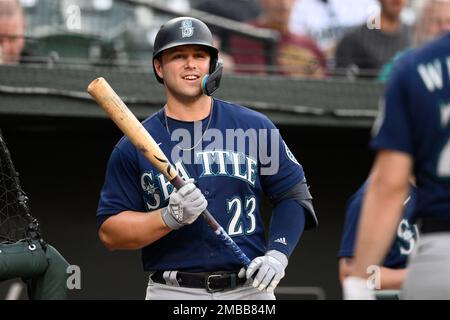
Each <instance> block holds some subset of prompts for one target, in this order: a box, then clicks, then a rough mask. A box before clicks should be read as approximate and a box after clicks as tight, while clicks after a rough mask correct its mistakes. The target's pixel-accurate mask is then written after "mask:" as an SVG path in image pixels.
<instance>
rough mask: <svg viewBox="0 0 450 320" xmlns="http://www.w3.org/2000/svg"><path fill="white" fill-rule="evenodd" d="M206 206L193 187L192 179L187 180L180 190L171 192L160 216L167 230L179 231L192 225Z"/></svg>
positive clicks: (197, 189)
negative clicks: (167, 203)
mask: <svg viewBox="0 0 450 320" xmlns="http://www.w3.org/2000/svg"><path fill="white" fill-rule="evenodd" d="M207 206H208V201H206V199H205V197H204V196H203V194H202V192H201V191H200V189H199V188H197V187H196V186H195V184H194V179H189V180H188V181H186V184H185V185H184V186H183V187H182V188H180V190H175V191H173V192H172V194H171V195H170V198H169V205H168V206H167V207H166V208H163V209H162V213H161V216H162V219H163V220H164V223H165V224H166V225H167V226H168V227H169V228H171V229H180V228H181V227H183V226H185V225H188V224H191V223H193V222H194V221H195V220H196V219H197V218H198V216H199V215H200V214H201V213H202V212H203V211H204V210H205V209H206V207H207Z"/></svg>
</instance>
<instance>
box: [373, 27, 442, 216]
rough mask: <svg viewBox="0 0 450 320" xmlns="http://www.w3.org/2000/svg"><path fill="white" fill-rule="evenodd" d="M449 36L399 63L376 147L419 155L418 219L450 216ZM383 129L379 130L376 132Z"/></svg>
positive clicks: (416, 164) (416, 170)
mask: <svg viewBox="0 0 450 320" xmlns="http://www.w3.org/2000/svg"><path fill="white" fill-rule="evenodd" d="M449 120H450V34H447V35H446V36H444V37H442V38H440V39H438V40H436V41H434V42H432V43H431V44H430V45H428V46H426V47H424V48H420V49H416V50H412V51H411V52H409V53H406V54H405V56H404V57H403V58H401V59H400V60H399V61H398V63H397V64H396V65H395V66H394V70H393V73H392V76H391V79H390V81H389V83H388V85H387V89H386V94H385V106H384V112H382V113H381V116H380V117H379V119H378V121H377V122H378V125H377V126H375V132H374V133H375V138H374V139H373V141H372V147H373V148H375V149H389V150H397V151H400V152H404V153H407V154H409V155H411V157H413V158H414V174H415V176H416V181H417V187H418V190H417V201H416V211H415V216H416V217H423V216H427V217H439V218H446V219H450V124H449ZM378 128H379V131H378V132H377V130H378Z"/></svg>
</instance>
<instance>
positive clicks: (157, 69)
mask: <svg viewBox="0 0 450 320" xmlns="http://www.w3.org/2000/svg"><path fill="white" fill-rule="evenodd" d="M153 67H154V69H155V72H156V74H157V75H158V77H160V78H161V79H162V78H163V73H162V63H161V60H160V59H159V58H155V59H153Z"/></svg>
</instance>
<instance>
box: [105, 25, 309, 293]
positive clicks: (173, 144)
mask: <svg viewBox="0 0 450 320" xmlns="http://www.w3.org/2000/svg"><path fill="white" fill-rule="evenodd" d="M153 68H154V71H155V76H156V79H157V80H158V81H159V82H160V83H161V84H163V85H164V90H165V94H166V98H167V103H166V105H165V106H164V107H163V108H162V109H161V110H160V111H159V112H157V113H156V114H154V115H152V116H150V117H149V118H147V119H146V120H145V121H144V122H143V126H144V127H145V128H146V130H148V131H149V132H150V134H151V136H152V137H153V138H154V139H155V140H156V142H157V143H158V144H159V146H160V148H161V149H162V150H163V152H164V153H165V154H166V155H168V158H169V159H170V161H171V162H172V163H173V164H174V166H175V167H176V169H177V171H178V174H179V175H180V176H181V177H182V178H183V179H184V180H185V181H186V182H187V183H186V185H185V186H183V187H182V188H180V189H179V190H174V188H173V186H172V185H171V184H170V183H169V182H168V181H166V180H165V177H164V176H163V175H162V174H161V173H159V172H158V170H156V169H155V168H154V167H153V166H152V165H151V164H150V163H149V162H148V161H147V160H146V159H145V158H144V157H143V156H142V155H141V154H140V152H139V151H138V150H136V148H135V147H134V146H133V145H132V144H131V142H130V141H129V140H128V139H127V138H126V137H124V138H122V139H121V140H120V141H119V142H118V144H117V145H116V146H115V148H114V150H113V152H112V155H111V157H110V160H109V163H108V166H107V172H106V179H105V183H104V186H103V188H102V190H101V195H100V201H99V206H98V211H97V224H98V230H99V237H100V239H101V240H102V242H103V243H104V244H105V245H106V247H108V248H109V249H142V262H143V266H144V270H145V271H148V272H149V273H150V278H149V283H148V287H147V295H146V299H171V300H173V299H195V300H199V299H274V298H275V297H274V294H273V291H274V289H275V287H276V286H277V284H278V283H279V281H280V280H281V279H282V278H283V276H284V274H285V268H286V266H287V265H288V258H289V256H290V254H291V253H292V251H293V250H294V247H295V246H296V244H297V242H298V241H299V239H300V236H301V234H302V232H303V231H304V229H308V228H311V227H314V226H316V225H317V219H316V216H315V214H314V210H313V206H312V202H311V195H310V193H309V191H308V187H307V184H306V180H305V175H304V172H303V168H302V166H301V165H300V164H299V163H298V162H297V160H296V159H295V157H294V155H293V154H292V153H291V152H290V151H289V148H288V147H287V145H286V144H285V143H284V141H283V140H282V138H281V137H280V136H279V135H278V134H275V135H274V134H273V133H274V132H275V133H277V130H275V129H276V128H275V126H274V125H273V123H272V122H271V121H270V120H269V119H268V118H266V117H265V116H263V115H262V114H259V113H257V112H255V111H252V110H249V109H247V108H244V107H241V106H238V105H235V104H232V103H229V102H225V101H221V100H218V99H215V98H214V99H213V98H212V97H211V96H210V95H211V94H212V93H213V92H214V90H215V89H217V87H218V86H219V83H220V77H221V72H222V66H221V64H220V62H219V61H218V50H217V49H216V48H215V47H214V46H213V38H212V34H211V32H210V30H209V29H208V27H207V26H206V25H205V24H204V23H203V22H201V21H200V20H197V19H194V18H190V17H180V18H175V19H172V20H170V21H168V22H167V23H165V24H164V25H163V26H162V27H161V29H160V30H159V32H158V34H157V36H156V39H155V44H154V54H153ZM233 130H235V131H236V132H238V131H239V132H241V133H242V132H247V133H249V132H252V130H255V131H254V132H257V134H256V135H252V134H249V135H248V136H246V139H247V142H249V143H245V144H244V145H243V146H242V144H240V143H237V142H236V140H239V137H237V136H234V137H232V138H229V137H228V136H227V135H229V133H230V131H231V132H234V131H233ZM220 141H222V142H223V143H220ZM263 141H266V142H267V143H261V142H263ZM234 142H236V143H234ZM211 145H214V146H213V147H211ZM255 146H257V150H256V152H254V150H253V151H252V148H254V147H255ZM269 150H270V151H269ZM269 154H270V157H269V156H267V155H269ZM274 159H275V160H274ZM269 160H274V161H269ZM273 165H275V166H273ZM275 167H276V170H270V168H275ZM269 171H270V172H269ZM263 194H266V195H267V196H268V197H269V198H270V200H271V202H272V203H273V212H272V220H271V224H270V230H269V232H268V239H267V240H266V238H265V233H264V232H265V230H264V225H263V221H262V219H261V216H260V204H261V200H262V197H263ZM205 208H208V210H209V212H211V214H212V215H213V216H214V217H215V219H216V220H217V221H218V222H219V223H220V224H221V225H222V226H223V227H224V229H225V230H226V231H227V233H228V234H229V235H230V236H231V237H232V239H233V240H234V241H235V242H236V243H237V245H238V246H239V247H240V248H241V249H242V250H243V252H244V253H245V254H246V255H247V256H248V257H249V258H250V259H251V260H252V261H251V263H250V265H249V267H248V268H247V269H244V268H242V265H241V264H240V263H239V262H238V261H237V259H236V258H235V256H234V255H233V252H231V250H229V248H228V247H226V246H225V245H224V243H223V242H221V241H219V240H218V238H217V237H216V235H215V234H214V233H213V231H212V230H211V229H210V228H209V227H208V225H207V224H206V222H205V221H204V220H203V219H201V218H200V219H199V218H198V217H199V215H200V214H201V212H202V211H203V210H205Z"/></svg>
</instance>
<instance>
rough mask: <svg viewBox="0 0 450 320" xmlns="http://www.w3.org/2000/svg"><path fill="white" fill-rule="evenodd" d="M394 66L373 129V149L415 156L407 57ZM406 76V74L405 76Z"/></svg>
mask: <svg viewBox="0 0 450 320" xmlns="http://www.w3.org/2000/svg"><path fill="white" fill-rule="evenodd" d="M406 56H407V57H406V58H404V59H400V61H399V62H398V63H396V64H395V66H394V69H393V73H392V76H391V78H390V81H389V82H388V84H387V87H386V93H385V96H384V101H383V102H382V105H381V108H380V113H379V115H378V119H377V120H376V122H375V125H374V128H373V132H372V134H373V136H374V138H373V140H372V142H371V147H372V148H373V149H376V150H379V149H388V150H396V151H400V152H405V153H408V154H411V155H413V141H412V139H413V135H412V128H411V123H412V121H411V120H412V119H411V117H412V115H411V113H410V110H409V109H408V105H409V103H410V101H409V99H408V94H407V91H408V90H407V85H408V83H407V78H405V77H408V75H409V73H407V72H406V73H405V70H404V69H405V68H406V67H407V62H408V60H407V58H408V56H409V55H406ZM405 74H406V75H405Z"/></svg>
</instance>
